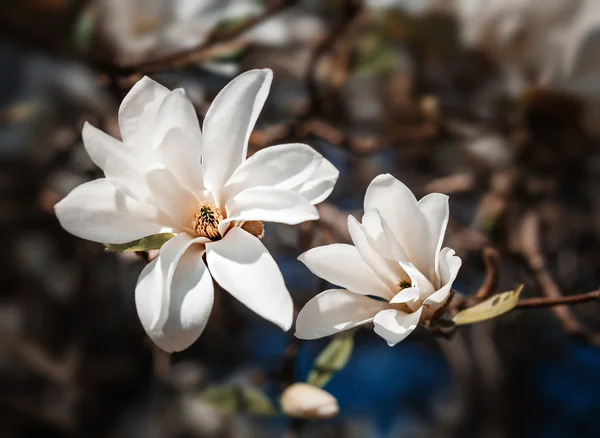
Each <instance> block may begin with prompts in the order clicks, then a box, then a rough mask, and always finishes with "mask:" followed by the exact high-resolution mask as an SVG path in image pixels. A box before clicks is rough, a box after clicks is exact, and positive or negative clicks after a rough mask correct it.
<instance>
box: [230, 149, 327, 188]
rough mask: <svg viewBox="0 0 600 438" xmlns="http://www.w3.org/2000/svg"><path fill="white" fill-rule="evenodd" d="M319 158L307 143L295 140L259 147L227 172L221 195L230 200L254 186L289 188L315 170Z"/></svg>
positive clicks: (305, 178)
mask: <svg viewBox="0 0 600 438" xmlns="http://www.w3.org/2000/svg"><path fill="white" fill-rule="evenodd" d="M322 158H323V156H322V155H321V154H320V153H318V152H317V151H315V150H314V149H313V148H311V147H310V146H308V145H305V144H299V143H294V144H281V145H277V146H271V147H268V148H265V149H261V150H260V151H258V152H256V153H255V154H254V155H252V156H251V157H250V158H248V159H247V160H246V161H244V162H243V163H242V165H241V166H240V167H238V168H237V170H236V171H235V172H234V173H233V175H231V178H229V180H228V181H227V184H225V188H224V189H223V198H224V199H230V198H232V197H234V196H235V195H237V194H238V193H240V192H241V191H242V190H245V189H248V188H252V187H258V186H268V187H276V188H279V189H286V190H290V189H293V188H294V187H296V186H298V185H302V184H304V182H305V181H306V180H307V179H308V178H309V177H310V176H311V175H312V174H313V173H315V170H316V169H317V167H318V166H319V164H320V162H321V160H322Z"/></svg>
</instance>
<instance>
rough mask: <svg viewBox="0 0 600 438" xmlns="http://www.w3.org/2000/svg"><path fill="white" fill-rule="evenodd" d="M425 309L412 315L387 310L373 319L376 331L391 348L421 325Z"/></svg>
mask: <svg viewBox="0 0 600 438" xmlns="http://www.w3.org/2000/svg"><path fill="white" fill-rule="evenodd" d="M421 312H423V307H419V308H418V309H417V310H415V311H414V312H412V313H406V312H402V311H400V310H396V309H386V310H382V311H381V312H379V313H378V314H377V315H375V318H374V319H373V324H374V326H375V327H374V330H375V333H377V334H378V335H379V336H381V337H382V338H383V339H385V340H386V341H387V343H388V345H389V346H390V347H393V346H394V345H396V344H397V343H398V342H400V341H403V340H404V339H405V338H406V337H407V336H408V335H410V334H411V333H412V331H413V330H414V329H415V328H417V326H418V325H419V319H420V318H421Z"/></svg>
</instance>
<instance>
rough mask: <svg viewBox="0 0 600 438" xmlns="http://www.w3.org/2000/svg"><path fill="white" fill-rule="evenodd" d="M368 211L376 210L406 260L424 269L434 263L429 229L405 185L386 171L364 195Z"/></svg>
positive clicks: (426, 270)
mask: <svg viewBox="0 0 600 438" xmlns="http://www.w3.org/2000/svg"><path fill="white" fill-rule="evenodd" d="M369 210H378V211H379V213H380V214H381V217H382V218H383V219H384V220H385V222H386V223H387V224H388V225H389V227H390V229H391V230H392V232H393V233H394V236H395V237H396V239H397V241H398V243H399V244H400V246H401V247H402V248H403V249H404V251H405V252H406V255H407V256H408V259H409V260H410V261H411V262H412V263H414V264H415V265H416V266H417V268H418V269H419V270H422V271H423V272H428V270H429V269H430V268H431V266H433V263H434V260H433V256H434V254H433V253H430V252H429V251H428V248H429V247H430V244H429V241H430V236H429V228H428V226H427V222H426V221H425V218H424V216H423V213H421V210H419V208H418V207H417V200H416V198H415V196H414V195H413V194H412V192H411V191H410V190H409V189H408V187H406V186H405V185H404V184H402V183H401V182H400V181H398V180H397V179H396V178H394V177H393V176H391V175H390V174H385V175H379V176H377V177H375V179H373V181H372V182H371V184H369V187H368V188H367V193H366V195H365V211H369Z"/></svg>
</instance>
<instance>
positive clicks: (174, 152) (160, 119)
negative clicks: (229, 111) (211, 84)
mask: <svg viewBox="0 0 600 438" xmlns="http://www.w3.org/2000/svg"><path fill="white" fill-rule="evenodd" d="M153 129H154V130H155V132H154V137H153V145H154V147H155V148H156V153H157V156H158V158H159V159H160V161H161V162H163V163H164V164H165V167H166V168H167V169H168V170H169V171H170V172H171V173H172V174H173V175H174V176H175V177H176V178H177V180H178V181H179V182H180V183H181V185H182V186H183V187H185V188H186V189H188V190H190V191H191V192H192V193H200V192H202V190H203V189H204V183H203V180H202V161H201V160H202V135H201V133H200V123H199V122H198V116H197V115H196V110H195V109H194V106H193V105H192V103H191V102H190V100H189V99H188V98H187V96H186V95H185V91H184V90H183V89H182V88H178V89H177V90H173V91H172V92H171V93H170V94H169V95H168V96H167V97H165V99H164V100H163V101H162V103H161V104H160V107H159V108H158V112H157V117H156V123H155V126H154V127H153Z"/></svg>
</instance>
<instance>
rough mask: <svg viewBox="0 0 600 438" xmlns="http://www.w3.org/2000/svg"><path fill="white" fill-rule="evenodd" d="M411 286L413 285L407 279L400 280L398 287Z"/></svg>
mask: <svg viewBox="0 0 600 438" xmlns="http://www.w3.org/2000/svg"><path fill="white" fill-rule="evenodd" d="M411 286H412V285H411V284H410V283H409V282H408V281H406V280H400V281H399V282H398V287H399V288H400V290H402V289H406V288H407V287H411Z"/></svg>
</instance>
